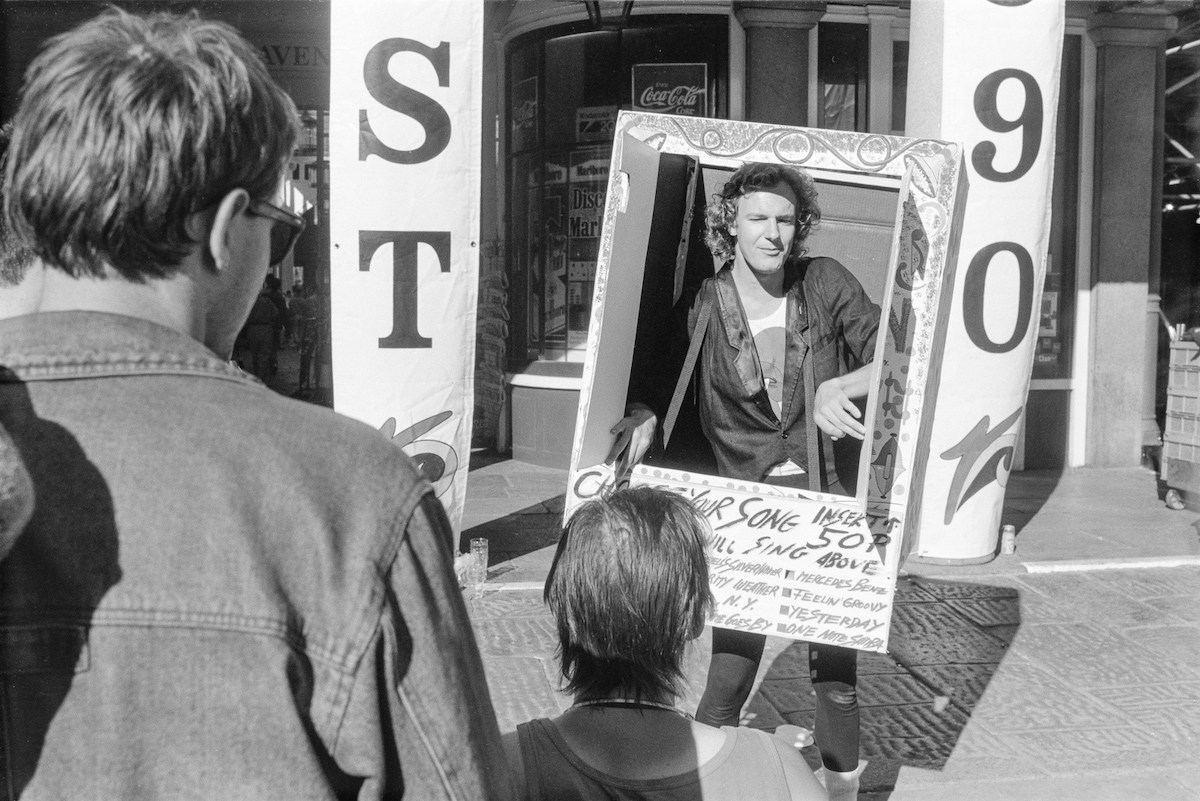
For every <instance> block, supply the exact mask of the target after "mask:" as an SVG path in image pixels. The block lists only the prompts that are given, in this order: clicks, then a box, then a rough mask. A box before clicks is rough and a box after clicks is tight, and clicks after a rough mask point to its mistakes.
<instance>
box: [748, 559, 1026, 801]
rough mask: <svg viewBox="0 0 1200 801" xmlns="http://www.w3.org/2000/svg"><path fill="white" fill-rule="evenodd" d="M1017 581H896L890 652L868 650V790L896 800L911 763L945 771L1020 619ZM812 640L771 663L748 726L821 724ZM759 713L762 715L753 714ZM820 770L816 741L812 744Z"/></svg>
mask: <svg viewBox="0 0 1200 801" xmlns="http://www.w3.org/2000/svg"><path fill="white" fill-rule="evenodd" d="M1020 624H1021V620H1020V597H1019V593H1018V592H1017V590H1015V589H1012V588H1010V587H997V586H989V585H986V584H979V583H967V582H955V581H945V580H935V579H929V578H920V577H902V578H901V579H900V580H899V581H898V582H897V585H896V599H895V607H894V609H893V613H892V633H891V640H890V643H889V653H888V654H886V655H884V654H873V653H866V652H860V654H859V661H858V697H859V708H860V710H861V715H862V722H861V737H862V739H861V744H860V752H861V754H862V757H863V758H864V759H866V760H867V761H868V766H867V770H866V772H865V773H864V775H863V779H862V790H861V792H862V793H863V795H864V797H868V798H871V799H886V798H888V797H889V796H890V795H891V791H892V790H893V789H894V788H895V785H896V779H897V777H898V775H899V773H900V768H901V767H902V766H909V767H917V768H922V769H925V770H935V771H938V770H942V769H943V768H944V767H945V766H946V762H947V761H948V760H949V759H950V755H951V754H952V753H953V752H954V751H955V749H956V748H959V749H965V750H966V752H968V753H967V756H973V754H971V753H969V752H970V751H971V750H972V749H973V748H974V747H976V746H972V745H971V744H970V743H962V744H960V742H959V740H960V737H961V735H962V734H963V731H964V729H965V728H966V726H967V723H968V721H969V720H970V717H971V714H972V712H973V711H974V709H975V706H976V704H977V703H978V702H979V700H980V699H981V698H982V697H983V694H984V691H985V690H986V689H987V685H988V682H989V681H991V678H992V676H993V675H994V674H995V673H996V671H997V669H998V668H999V666H1000V662H1001V660H1002V659H1003V658H1004V654H1005V653H1006V651H1007V649H1008V646H1009V644H1010V643H1011V642H1012V641H1013V638H1014V637H1015V636H1016V632H1017V630H1018V628H1019V627H1020ZM815 700H816V699H815V696H814V694H813V690H812V684H811V683H810V682H809V679H808V646H807V644H806V643H803V642H795V643H793V644H791V645H790V646H788V647H787V649H786V650H784V651H783V652H782V653H781V654H780V655H779V656H777V657H776V658H775V661H774V662H773V663H772V664H771V666H770V668H769V669H768V671H767V673H766V676H765V677H764V679H763V682H762V685H761V686H760V688H759V690H758V692H757V693H756V694H755V695H754V697H753V698H752V699H751V701H750V704H749V705H748V706H747V710H746V711H747V717H748V718H751V719H750V720H749V722H748V724H747V725H750V726H752V727H754V728H761V729H766V730H768V731H773V730H774V729H775V728H776V727H777V726H780V725H782V724H785V723H788V724H792V725H796V726H801V727H803V728H806V729H811V728H812V727H813V712H814V709H815ZM751 716H752V717H751ZM803 753H804V755H805V758H806V759H807V760H808V761H809V764H810V765H811V766H812V767H813V768H814V769H816V768H817V767H819V766H820V756H819V754H818V753H817V749H816V747H815V746H808V747H806V748H804V749H803Z"/></svg>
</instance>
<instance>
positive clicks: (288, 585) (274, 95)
mask: <svg viewBox="0 0 1200 801" xmlns="http://www.w3.org/2000/svg"><path fill="white" fill-rule="evenodd" d="M297 118H298V115H297V112H296V108H295V106H294V105H293V103H292V101H291V100H290V99H289V98H288V96H287V95H286V94H285V93H284V92H283V91H282V90H281V89H280V88H279V87H278V86H277V85H275V83H274V82H273V81H272V79H271V78H270V76H269V75H268V73H267V71H266V68H265V66H264V65H263V63H262V61H261V59H260V58H259V56H258V53H257V52H256V51H255V49H254V47H253V46H252V45H250V44H249V43H247V42H246V41H245V40H244V39H242V38H241V36H239V35H238V34H237V33H236V31H235V30H234V29H233V28H231V27H229V26H227V25H225V24H222V23H215V22H207V21H204V20H202V19H200V18H199V17H198V16H197V15H196V14H195V13H193V14H190V15H187V16H177V15H172V14H166V13H159V14H154V15H151V16H148V17H138V16H133V15H131V14H128V13H125V12H123V11H120V10H116V9H113V10H110V11H107V12H105V13H104V14H102V15H101V16H99V17H97V18H96V19H93V20H91V21H89V22H87V23H85V24H83V25H81V26H79V27H78V28H76V29H74V30H72V31H70V32H68V33H66V34H63V35H61V36H58V37H55V38H53V39H51V40H49V42H48V43H47V44H46V46H45V48H44V49H43V50H42V51H41V53H40V54H39V55H38V56H37V57H36V58H35V59H34V61H33V62H32V64H31V65H30V67H29V70H28V72H27V74H26V76H25V81H24V88H23V92H22V97H21V101H20V105H19V108H18V109H17V112H16V116H15V121H14V127H13V135H12V142H11V146H10V148H9V151H8V157H7V162H6V171H5V176H4V218H5V221H6V223H7V225H8V226H9V227H10V228H11V231H12V233H13V235H14V236H16V237H17V239H18V241H19V243H20V244H22V245H23V246H25V247H27V248H29V250H30V251H31V252H32V253H33V255H34V257H35V258H36V259H37V260H38V261H39V263H41V264H42V265H44V280H43V286H42V289H41V292H40V296H39V297H38V298H37V302H36V304H35V308H33V309H32V312H33V313H30V314H24V315H21V316H17V317H12V318H9V319H7V320H3V321H0V364H4V365H6V366H7V367H8V368H9V370H8V371H5V372H2V373H0V425H2V426H3V427H4V429H5V430H7V431H8V433H9V434H10V435H11V437H12V441H13V443H14V445H15V448H16V450H17V452H18V453H19V454H20V457H21V459H22V461H23V462H24V463H25V465H26V467H27V468H28V472H29V474H30V476H31V479H32V482H33V486H34V490H35V492H36V506H35V508H34V511H33V515H32V517H31V518H30V520H29V523H28V525H27V526H26V527H25V530H24V532H23V533H22V534H21V536H20V537H19V538H18V539H17V541H16V544H15V545H14V547H13V549H12V551H11V552H10V553H9V555H8V556H7V557H5V558H4V559H3V561H2V562H0V643H3V648H2V650H0V662H2V667H3V672H4V682H5V686H4V696H3V698H4V712H3V726H4V729H5V731H4V735H5V737H4V741H3V742H4V747H3V758H2V759H0V786H2V787H4V788H6V791H7V792H6V795H12V796H14V797H20V798H26V799H35V798H80V799H82V798H105V799H107V798H112V799H117V798H213V799H219V798H247V799H272V798H278V799H301V798H304V799H333V798H358V799H372V798H400V797H401V796H403V797H404V798H413V799H441V798H455V799H467V798H470V799H488V798H508V797H511V786H510V774H509V771H508V767H507V764H506V762H505V760H504V757H503V752H502V750H501V745H500V734H499V731H498V729H497V726H496V721H495V717H494V714H493V711H492V705H491V699H490V698H489V695H488V689H487V683H486V681H485V680H484V676H483V671H482V665H481V662H480V658H479V652H478V650H477V648H476V646H475V642H474V639H473V636H472V633H471V628H470V624H469V621H468V619H467V615H466V610H465V607H464V604H463V600H462V596H461V594H460V592H459V589H458V586H457V583H456V581H455V578H454V573H453V570H452V567H451V562H452V558H453V556H452V548H451V537H452V535H451V531H450V527H449V524H448V522H447V519H446V516H445V513H444V511H443V510H442V507H441V506H440V504H439V503H438V501H437V500H436V498H435V497H434V495H433V491H432V488H431V487H430V486H429V484H428V483H426V482H425V481H424V480H422V479H421V478H420V476H419V475H418V473H417V471H416V469H415V468H414V467H413V465H412V463H411V462H410V461H409V459H408V458H407V457H406V456H405V455H404V454H403V452H402V451H401V450H400V449H399V448H397V447H396V446H394V445H393V444H391V443H390V442H388V441H387V440H386V439H384V438H383V437H381V436H379V433H378V432H377V431H375V430H374V429H372V428H370V427H369V426H366V425H363V424H362V423H359V422H355V421H353V420H350V419H348V418H344V417H341V416H338V415H335V414H332V413H330V412H329V411H328V410H327V409H321V408H318V407H314V406H310V405H308V404H305V403H301V402H298V401H293V400H290V399H288V398H284V397H281V396H279V395H277V394H275V393H273V392H270V391H269V390H267V389H265V388H264V387H262V386H261V385H260V384H259V383H258V382H255V381H252V380H249V379H248V378H247V377H246V376H245V375H244V374H243V373H242V372H241V371H240V370H237V369H236V368H235V367H232V366H231V365H229V364H228V363H227V361H226V360H227V359H228V358H229V355H230V350H231V349H232V347H233V343H234V339H235V337H236V335H237V332H238V330H239V329H240V328H241V326H242V324H243V323H244V322H245V320H246V318H247V315H248V314H249V312H250V308H251V306H252V305H253V303H254V301H255V297H256V295H257V293H258V290H259V287H260V286H261V285H262V283H263V277H264V276H265V275H266V273H267V269H268V267H269V266H270V265H273V264H279V263H280V262H281V261H282V260H283V259H284V257H285V256H286V254H287V252H288V251H289V250H290V248H291V246H292V244H293V242H294V240H295V236H296V235H297V234H298V233H299V231H300V229H301V228H302V227H303V220H302V218H300V217H298V216H297V215H294V214H292V213H291V212H290V211H288V210H286V209H284V208H282V207H280V206H279V205H278V204H277V202H276V198H277V197H278V193H279V191H280V188H281V179H282V176H283V174H284V169H285V166H286V165H287V163H288V161H289V157H290V156H291V153H292V150H293V147H294V145H295V142H296V139H297V135H298V119H297ZM297 432H303V436H298V435H297Z"/></svg>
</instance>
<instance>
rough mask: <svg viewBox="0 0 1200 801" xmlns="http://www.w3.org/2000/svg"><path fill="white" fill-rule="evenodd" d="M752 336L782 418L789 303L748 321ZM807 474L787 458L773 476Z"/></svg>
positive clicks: (769, 391)
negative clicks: (764, 315)
mask: <svg viewBox="0 0 1200 801" xmlns="http://www.w3.org/2000/svg"><path fill="white" fill-rule="evenodd" d="M746 322H747V323H748V324H749V325H750V335H751V336H752V337H754V350H755V351H757V353H758V366H759V370H760V372H762V377H763V386H765V387H766V389H767V396H768V397H769V398H770V399H771V407H772V408H774V409H775V416H776V417H778V418H779V419H780V420H782V419H783V363H784V359H786V358H787V303H786V302H785V301H783V300H781V301H780V303H779V305H778V306H777V307H776V308H775V311H773V312H771V313H770V314H768V315H767V316H766V317H762V318H760V319H758V320H751V319H749V318H747V320H746ZM803 472H804V468H803V467H801V466H800V465H798V464H796V463H795V462H793V461H792V460H791V459H788V460H787V461H785V462H782V463H780V464H777V465H775V466H774V467H772V468H771V469H770V470H769V471H768V472H767V475H770V476H789V475H797V474H800V473H803Z"/></svg>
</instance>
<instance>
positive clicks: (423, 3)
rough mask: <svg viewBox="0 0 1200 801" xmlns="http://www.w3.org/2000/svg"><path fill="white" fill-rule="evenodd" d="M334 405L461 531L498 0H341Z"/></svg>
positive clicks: (334, 196) (334, 106) (336, 39)
mask: <svg viewBox="0 0 1200 801" xmlns="http://www.w3.org/2000/svg"><path fill="white" fill-rule="evenodd" d="M330 33H331V40H332V42H331V45H332V58H331V67H332V69H331V76H330V104H329V108H330V136H329V160H330V205H331V213H330V221H331V228H330V233H331V236H330V239H331V243H332V253H331V259H330V264H331V279H330V280H331V283H332V286H331V288H330V303H331V316H330V319H331V324H332V347H333V385H334V403H335V405H336V408H337V410H338V411H339V412H342V413H344V414H348V415H350V416H351V417H356V418H358V419H360V420H363V421H365V422H367V423H368V424H370V425H372V426H375V427H376V428H379V429H380V430H381V431H383V432H384V434H385V435H387V436H389V437H391V438H392V441H393V442H395V443H396V444H397V445H398V446H400V447H402V448H403V449H404V451H405V452H406V453H408V454H409V455H410V456H412V457H413V458H414V459H415V460H416V462H417V464H418V465H419V466H420V468H421V471H422V473H424V474H425V476H426V477H427V478H428V479H429V480H430V481H431V483H433V485H434V488H435V489H436V490H437V494H438V497H439V498H440V499H441V501H442V503H443V504H444V505H445V507H446V511H447V513H448V514H449V516H450V520H451V522H452V523H453V524H454V529H455V531H456V532H458V531H459V530H460V526H461V520H462V508H463V500H464V498H465V490H466V479H467V468H468V457H469V455H470V445H471V420H472V413H473V410H474V403H473V395H474V371H475V308H476V296H477V292H478V272H479V246H478V243H479V197H480V188H479V172H480V166H479V154H480V130H481V117H480V115H481V106H480V98H481V92H482V80H483V77H482V66H481V55H482V48H483V3H482V2H480V0H406V2H396V0H334V2H333V7H332V23H331V32H330Z"/></svg>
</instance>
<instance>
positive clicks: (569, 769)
mask: <svg viewBox="0 0 1200 801" xmlns="http://www.w3.org/2000/svg"><path fill="white" fill-rule="evenodd" d="M721 731H723V732H725V744H724V745H723V746H722V747H721V750H720V751H718V752H717V754H716V755H715V756H714V757H713V758H712V759H710V760H708V761H707V762H705V763H704V764H703V765H700V766H698V767H697V768H696V769H695V770H690V771H687V772H686V773H680V774H678V775H675V776H667V777H665V778H662V779H640V780H639V779H622V778H619V777H617V776H612V775H610V774H607V773H603V772H601V771H599V770H596V769H595V768H593V767H591V766H589V765H588V764H587V763H586V762H584V761H583V760H582V759H580V758H579V756H578V755H576V753H575V752H574V751H573V750H571V747H570V746H569V745H567V742H566V740H564V739H563V737H562V735H561V734H559V732H558V729H557V728H556V727H555V726H554V724H553V723H551V722H550V721H549V720H547V719H546V718H538V719H537V720H531V721H529V722H528V723H522V724H521V725H519V726H517V738H518V741H519V742H520V745H521V759H522V761H523V763H524V767H525V784H526V788H527V790H526V793H527V794H526V798H528V799H529V801H698V799H704V801H746V800H747V799H755V801H773V800H774V799H783V800H784V801H786V800H787V799H790V798H791V797H792V795H791V791H790V789H789V787H788V783H787V779H786V777H785V776H784V772H783V762H782V757H781V754H780V752H781V751H783V750H785V749H788V748H789V747H788V746H787V745H786V744H785V743H783V742H781V741H779V740H777V739H775V738H774V737H772V736H771V735H769V734H767V733H766V732H764V731H759V730H758V729H746V728H734V727H732V726H722V727H721ZM793 753H794V754H795V758H796V759H800V758H801V757H800V755H799V753H798V752H794V751H793ZM806 769H807V766H806Z"/></svg>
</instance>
